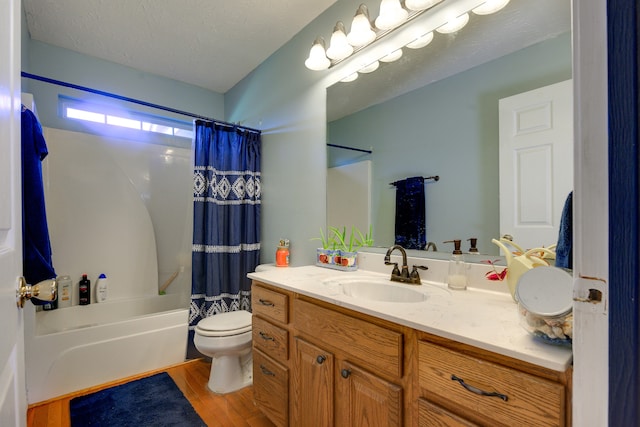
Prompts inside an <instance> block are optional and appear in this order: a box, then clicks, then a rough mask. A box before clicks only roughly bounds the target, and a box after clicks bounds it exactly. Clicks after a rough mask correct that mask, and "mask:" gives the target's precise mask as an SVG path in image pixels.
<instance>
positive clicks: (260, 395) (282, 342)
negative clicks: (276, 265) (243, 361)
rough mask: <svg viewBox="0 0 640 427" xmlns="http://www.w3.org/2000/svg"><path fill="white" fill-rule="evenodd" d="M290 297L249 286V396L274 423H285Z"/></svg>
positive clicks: (285, 424) (287, 405) (269, 288)
mask: <svg viewBox="0 0 640 427" xmlns="http://www.w3.org/2000/svg"><path fill="white" fill-rule="evenodd" d="M290 298H291V295H290V294H288V293H286V292H281V291H278V290H276V289H273V288H271V287H267V286H263V285H261V284H258V283H254V284H253V286H252V293H251V310H252V312H253V317H252V346H253V397H254V401H255V403H256V405H257V406H258V407H260V409H261V410H262V412H264V414H265V415H267V417H268V418H269V419H270V420H271V422H273V423H274V424H275V425H276V426H278V427H285V426H288V425H289V376H290V375H289V374H290V370H289V347H290V343H289V318H290V316H289V310H290V304H289V300H290Z"/></svg>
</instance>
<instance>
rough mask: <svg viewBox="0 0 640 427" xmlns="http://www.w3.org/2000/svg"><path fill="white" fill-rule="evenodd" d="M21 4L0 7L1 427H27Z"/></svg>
mask: <svg viewBox="0 0 640 427" xmlns="http://www.w3.org/2000/svg"><path fill="white" fill-rule="evenodd" d="M20 11H21V9H20V1H19V0H9V1H2V2H0V58H2V60H0V325H2V334H1V335H0V337H1V338H2V339H0V426H3V427H4V426H7V427H9V426H24V425H26V418H27V417H26V414H27V397H26V391H25V385H24V336H23V329H24V326H23V322H22V312H21V311H20V310H19V309H18V308H17V306H16V288H17V283H18V277H19V276H20V274H21V272H22V216H21V207H20V192H21V190H20V187H21V184H20V181H21V180H20V104H21V102H20V22H21V20H20Z"/></svg>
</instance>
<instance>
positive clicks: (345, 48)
mask: <svg viewBox="0 0 640 427" xmlns="http://www.w3.org/2000/svg"><path fill="white" fill-rule="evenodd" d="M352 53H353V46H351V45H350V44H349V42H348V41H347V32H346V31H345V29H344V24H343V23H342V21H338V22H337V23H336V26H335V27H333V34H331V42H330V43H329V48H328V49H327V56H328V57H329V58H330V59H336V60H341V59H344V58H346V57H348V56H350V55H351V54H352Z"/></svg>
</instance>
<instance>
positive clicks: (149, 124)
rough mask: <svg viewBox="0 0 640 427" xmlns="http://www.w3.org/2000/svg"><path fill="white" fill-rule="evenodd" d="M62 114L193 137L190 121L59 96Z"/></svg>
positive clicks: (146, 130)
mask: <svg viewBox="0 0 640 427" xmlns="http://www.w3.org/2000/svg"><path fill="white" fill-rule="evenodd" d="M60 105H61V108H62V114H63V115H64V117H66V118H68V119H74V120H81V121H85V122H91V123H102V124H105V125H109V126H117V127H121V128H127V129H136V130H139V131H143V132H154V133H159V134H163V135H169V136H175V137H178V138H187V139H191V138H193V125H192V124H191V123H190V122H186V121H181V120H176V119H171V118H168V117H160V116H154V115H152V114H145V113H140V112H137V111H121V112H120V113H116V112H114V110H113V108H112V107H106V106H104V105H100V104H92V103H87V102H84V101H80V100H76V99H72V98H67V97H62V96H61V97H60Z"/></svg>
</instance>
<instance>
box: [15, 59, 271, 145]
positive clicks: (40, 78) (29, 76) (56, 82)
mask: <svg viewBox="0 0 640 427" xmlns="http://www.w3.org/2000/svg"><path fill="white" fill-rule="evenodd" d="M20 74H21V76H22V77H24V78H27V79H31V80H38V81H41V82H45V83H50V84H53V85H58V86H63V87H68V88H71V89H77V90H81V91H84V92H89V93H94V94H96V95H102V96H106V97H109V98H114V99H118V100H120V101H127V102H132V103H134V104H138V105H144V106H145V107H151V108H156V109H158V110H163V111H168V112H170V113H176V114H181V115H183V116H188V117H193V118H194V119H200V120H206V121H209V122H214V123H216V124H219V125H223V126H232V127H238V128H240V129H243V130H246V131H249V132H257V133H262V131H261V130H259V129H254V128H249V127H246V126H241V125H237V124H235V123H229V122H225V121H222V120H216V119H212V118H210V117H205V116H201V115H199V114H194V113H189V112H187V111H182V110H177V109H175V108H171V107H165V106H163V105H158V104H153V103H151V102H146V101H141V100H139V99H135V98H129V97H127V96H122V95H118V94H116V93H111V92H105V91H102V90H98V89H92V88H90V87H86V86H80V85H76V84H73V83H67V82H63V81H60V80H55V79H50V78H48V77H43V76H38V75H36V74H31V73H27V72H24V71H22V72H21V73H20Z"/></svg>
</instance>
